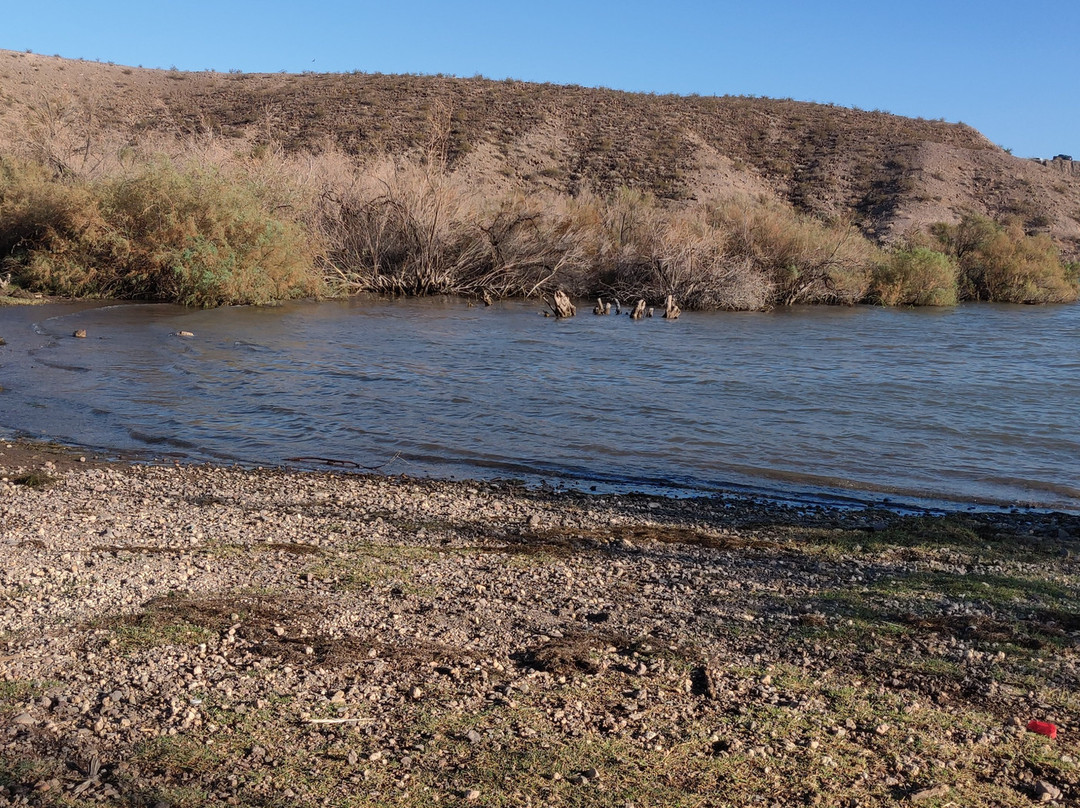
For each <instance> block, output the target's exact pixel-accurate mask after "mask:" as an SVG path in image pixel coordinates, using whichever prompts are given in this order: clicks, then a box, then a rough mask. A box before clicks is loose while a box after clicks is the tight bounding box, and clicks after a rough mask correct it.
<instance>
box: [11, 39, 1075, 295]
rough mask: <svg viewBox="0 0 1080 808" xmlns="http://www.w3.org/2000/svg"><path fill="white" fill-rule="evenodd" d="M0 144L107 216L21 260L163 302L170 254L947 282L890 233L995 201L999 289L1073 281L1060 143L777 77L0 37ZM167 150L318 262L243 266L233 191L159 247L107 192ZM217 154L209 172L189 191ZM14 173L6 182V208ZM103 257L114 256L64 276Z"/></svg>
mask: <svg viewBox="0 0 1080 808" xmlns="http://www.w3.org/2000/svg"><path fill="white" fill-rule="evenodd" d="M0 157H2V158H3V159H4V160H5V161H6V162H5V169H4V170H5V171H6V172H7V175H8V176H9V177H10V176H15V175H21V174H20V172H22V174H25V173H26V172H25V170H24V169H23V168H20V166H25V165H27V164H30V165H40V166H44V167H45V169H46V171H47V172H49V173H51V175H52V177H53V180H54V181H56V182H57V183H58V184H59V185H60V186H62V188H61V189H60V190H57V189H56V188H50V189H48V190H47V192H46V193H45V196H46V197H48V200H50V205H51V206H50V205H41V204H38V205H37V207H36V208H35V207H34V205H30V206H29V207H30V208H32V209H34V210H40V209H42V208H45V209H48V210H55V208H56V205H55V204H54V203H56V202H57V200H58V199H60V198H61V197H62V198H63V205H62V206H61V207H64V206H66V209H69V210H70V209H72V208H73V205H74V203H73V202H72V201H71V198H70V197H71V195H72V194H82V197H81V198H82V199H83V201H84V202H85V203H86V205H87V206H88V209H87V210H86V211H84V212H83V214H82V215H83V217H84V218H86V219H87V220H93V219H95V217H98V218H100V217H104V218H105V220H107V221H104V224H103V225H102V227H100V228H98V229H97V230H95V231H94V232H92V233H91V232H90V231H88V230H86V229H85V228H81V229H80V228H75V229H74V230H71V228H67V231H71V234H72V235H71V238H68V239H67V240H64V239H63V238H60V237H59V236H63V235H64V233H65V232H67V231H65V228H64V227H57V226H54V224H53V222H52V221H50V220H48V219H47V217H46V219H43V220H41V221H38V222H37V223H36V224H34V223H33V222H31V223H30V225H29V230H27V229H26V228H23V229H21V230H20V229H18V228H14V229H12V228H8V231H10V232H4V233H0V242H4V243H0V252H2V254H3V256H4V258H5V261H6V269H7V271H10V272H12V273H13V275H14V276H15V277H16V279H17V280H20V281H21V282H23V283H24V284H30V285H32V286H34V288H37V289H40V290H42V291H51V292H54V293H66V294H71V293H76V294H107V295H108V294H121V295H125V296H140V297H150V298H152V299H162V295H161V294H158V293H157V292H155V291H153V290H159V289H165V290H168V289H172V288H173V287H177V283H176V282H175V279H174V278H172V277H171V275H170V274H169V273H171V272H173V270H174V269H176V271H177V272H178V273H179V274H181V275H184V276H185V277H187V278H189V279H193V280H192V282H191V283H187V281H185V283H186V284H187V285H185V284H180V287H177V288H181V287H182V288H181V291H183V295H182V296H180V297H178V296H176V295H171V296H170V295H165V296H164V299H177V300H181V299H182V300H184V301H186V302H195V303H202V304H208V303H209V304H213V303H215V302H224V301H230V300H231V301H235V302H251V301H258V300H260V299H263V298H265V297H267V296H269V297H280V296H282V295H283V294H284V295H290V294H310V293H311V292H312V291H314V290H315V289H316V288H317V287H318V286H319V284H320V283H322V281H323V280H329V281H330V284H331V286H330V288H337V289H339V290H359V289H367V290H377V291H385V292H392V293H433V292H434V293H458V294H473V295H482V294H493V295H519V294H536V293H548V292H551V291H552V290H553V289H554V288H555V287H558V286H561V287H563V288H565V289H566V290H568V291H570V292H571V293H572V294H580V295H592V296H595V295H596V294H609V295H611V294H617V295H619V296H620V297H623V298H627V297H631V296H634V297H637V296H641V297H645V298H647V299H648V300H649V302H650V304H653V303H658V302H660V301H662V300H663V299H664V297H665V296H666V295H667V294H674V295H675V296H676V297H677V298H678V299H679V300H680V302H681V303H682V304H683V305H684V306H686V307H688V308H695V307H696V308H762V307H769V306H773V305H783V304H790V303H799V302H832V303H837V302H839V303H852V302H858V301H860V300H863V299H872V300H875V301H877V302H883V303H889V302H894V303H911V302H921V303H934V304H941V303H946V304H947V303H949V302H951V301H953V300H955V299H957V298H963V297H965V296H967V297H975V298H978V299H982V298H984V297H985V296H986V295H985V294H984V291H985V290H984V289H983V288H982V287H981V286H979V284H970V283H967V282H966V281H965V280H964V278H962V277H961V278H958V279H957V281H956V284H955V287H956V288H955V289H953V288H951V287H949V286H948V283H946V288H944V289H943V291H942V290H940V289H939V288H938V286H935V284H937V283H938V280H940V278H945V279H946V281H948V277H949V271H948V270H947V269H946V270H943V272H944V274H942V272H937V273H936V275H935V274H934V273H931V275H933V277H930V278H929V279H928V278H926V277H918V278H906V277H903V276H904V275H905V273H915V274H919V272H921V271H922V270H921V269H919V267H921V266H922V265H921V264H919V263H918V262H913V261H912V260H911V259H910V258H909V257H907V256H901V257H900V258H896V259H894V258H889V259H886V257H885V256H884V255H882V254H881V253H879V252H878V249H879V247H886V248H890V249H891V248H894V247H900V248H903V249H911V248H914V247H918V248H924V249H933V250H936V251H943V252H947V249H946V247H945V246H943V244H942V243H938V242H933V241H932V239H931V238H930V236H929V229H930V227H931V226H932V225H936V224H939V223H943V225H945V226H954V225H957V224H958V223H962V222H964V221H983V220H986V221H989V222H1003V221H1004V222H1008V227H1007V228H1006V229H1005V231H1004V232H1006V233H1007V234H1009V239H1011V240H1010V241H1007V242H1002V244H1001V245H1000V246H1001V249H998V250H997V251H996V256H997V259H1001V258H1002V256H1004V259H1002V260H1005V264H1004V270H1003V271H1004V272H1005V273H1006V274H1008V273H1012V272H1014V270H1016V268H1017V267H1020V270H1017V271H1021V274H1022V275H1023V277H1021V278H1020V280H1010V281H1008V282H1007V283H999V284H997V286H995V287H994V288H1000V289H1003V290H1005V291H1004V292H1003V293H1002V294H1000V295H994V294H991V295H990V296H991V297H992V298H993V299H1000V300H1014V301H1017V302H1046V301H1052V300H1069V299H1075V296H1076V290H1077V283H1076V278H1075V277H1072V276H1074V275H1075V274H1076V271H1075V267H1073V268H1072V269H1071V270H1070V269H1068V268H1064V269H1063V268H1062V266H1061V265H1060V264H1059V263H1058V258H1057V256H1056V254H1054V253H1055V250H1057V251H1060V252H1061V253H1062V255H1064V256H1065V257H1066V258H1069V257H1075V256H1076V255H1077V254H1078V252H1080V246H1078V245H1080V172H1078V173H1077V175H1076V176H1074V175H1073V174H1072V173H1071V172H1072V165H1071V164H1070V163H1063V162H1061V161H1058V162H1057V163H1055V164H1054V166H1044V165H1041V164H1037V163H1035V162H1033V161H1029V160H1019V159H1016V158H1013V157H1012V156H1010V155H1008V154H1006V153H1005V152H1004V151H1003V150H1002V149H1000V148H998V147H996V146H994V145H993V144H991V143H989V142H988V141H987V140H986V139H985V138H983V137H982V136H981V135H980V134H979V133H978V132H976V131H975V130H973V129H971V128H970V127H967V126H964V125H962V124H946V123H944V122H939V121H925V120H913V119H908V118H902V117H898V116H894V115H890V114H887V113H883V112H863V111H859V110H850V109H843V108H838V107H833V106H826V105H819V104H806V103H800V102H795V101H790V100H770V99H754V98H735V97H722V98H715V97H709V98H704V97H676V96H654V95H642V94H631V93H623V92H616V91H612V90H605V89H587V88H582V87H575V86H571V87H557V86H553V85H537V84H525V83H522V82H516V81H503V82H495V81H489V80H486V79H481V78H473V79H456V78H448V77H441V76H436V77H432V76H384V75H365V74H303V75H289V74H258V75H255V74H243V73H231V72H230V73H227V74H222V73H215V72H204V73H183V72H180V71H176V70H144V69H142V68H129V67H119V66H115V65H106V64H100V63H93V62H83V61H72V60H65V59H61V58H59V57H45V56H38V55H35V54H24V53H13V52H0ZM162 166H164V168H163V167H162ZM155 172H157V174H156V175H162V174H164V175H168V176H171V177H174V178H176V177H179V179H180V181H181V182H180V186H178V187H181V186H182V187H183V188H184V189H186V190H185V193H186V192H187V191H192V189H194V190H193V192H192V197H193V198H195V199H206V200H207V204H213V203H214V199H215V198H216V199H218V200H219V201H227V200H228V199H229V198H234V199H242V200H244V205H243V207H244V208H245V209H247V210H250V211H251V216H246V215H245V225H247V224H250V221H251V219H258V221H259V222H260V223H262V224H261V225H260V226H264V231H263V232H266V233H270V234H273V233H289V234H291V235H290V236H289V239H288V242H289V243H288V244H287V245H286V246H285V250H284V252H288V253H291V254H294V255H298V256H309V258H308V259H307V260H310V261H311V262H312V266H311V270H312V272H313V273H322V275H323V277H322V278H318V279H315V280H312V281H311V282H304V281H303V280H302V279H301V280H293V279H291V278H292V276H291V275H289V273H291V272H292V270H291V269H289V270H288V272H285V271H284V270H283V271H282V272H280V273H277V275H275V278H278V279H279V280H274V282H273V283H271V284H270V286H272V287H273V288H270V287H265V288H262V287H260V286H259V285H258V283H259V282H261V281H262V280H263V279H259V278H255V279H252V278H249V277H247V276H245V275H244V274H243V272H242V271H241V270H240V269H238V267H242V266H243V265H245V263H249V264H251V263H255V262H256V261H257V259H258V256H259V252H258V249H262V248H263V247H264V246H265V245H264V244H261V243H259V242H258V241H252V233H253V232H255V233H256V235H257V231H252V230H251V228H250V227H248V228H247V229H246V230H245V229H244V227H241V226H240V223H234V224H232V225H229V226H225V224H224V223H225V222H227V221H229V214H228V213H227V212H226V211H223V210H221V209H218V210H214V211H211V210H203V211H193V210H187V211H184V210H177V209H176V206H174V208H173V209H172V210H171V211H170V212H169V214H168V215H169V216H172V217H174V218H175V217H178V216H179V217H183V216H188V218H189V220H190V221H203V222H207V223H211V224H213V225H214V227H213V228H211V229H213V230H214V234H213V235H212V237H211V236H210V235H208V233H207V232H205V228H204V229H202V230H199V229H198V228H197V227H196V231H197V232H195V231H192V232H190V233H187V235H184V233H186V232H187V231H186V230H185V229H184V227H183V226H181V225H183V223H182V222H180V223H179V224H177V223H176V222H174V223H173V225H171V229H167V230H166V231H165V232H164V233H157V234H155V238H158V237H161V238H165V237H167V236H168V234H169V233H170V232H172V233H179V234H181V235H182V236H183V237H184V238H182V239H181V243H179V244H177V245H174V248H175V249H172V251H171V252H170V251H169V250H165V251H164V252H163V251H162V250H160V249H158V247H157V245H155V243H154V242H153V241H151V243H149V244H143V243H140V240H141V239H142V238H143V235H144V230H145V228H143V227H142V225H141V224H139V222H140V221H141V220H140V219H139V217H138V216H135V217H132V216H131V215H128V213H125V212H124V211H123V210H122V209H120V208H122V206H120V208H118V207H117V205H115V204H114V203H115V201H116V199H117V198H118V196H122V193H121V190H122V189H123V188H126V187H127V186H128V185H129V184H131V183H136V184H137V183H139V182H144V181H145V178H146V177H147V176H148V175H155ZM218 178H220V179H221V182H222V183H224V184H219V185H218V186H216V187H217V188H218V190H219V191H220V193H216V194H211V195H207V194H203V193H201V192H199V190H198V189H199V188H202V187H207V186H208V185H210V186H213V185H214V184H215V183H218V182H219V179H218ZM225 184H228V185H229V186H230V187H229V188H228V190H227V191H226V188H225ZM189 186H190V187H189ZM11 187H14V188H15V190H14V191H13V190H11ZM24 190H25V189H23V188H21V187H19V186H18V185H17V183H16V185H15V186H11V185H10V181H9V189H8V190H7V191H4V189H2V188H0V206H7V208H10V207H11V205H12V204H14V203H12V202H11V201H10V199H18V198H20V197H19V194H20V193H22V192H23V191H24ZM5 193H6V194H7V197H8V201H7V202H5V201H4V199H3V198H2V197H3V194H5ZM23 196H25V194H23ZM32 201H34V200H32ZM25 207H26V205H24V208H25ZM234 207H235V206H234ZM110 212H111V214H112V217H111V218H109V216H110ZM4 216H5V217H6V218H7V219H8V220H12V216H11V215H10V210H7V209H6V208H5V210H4ZM27 221H29V220H27ZM133 223H134V224H133ZM297 226H299V228H300V231H302V232H303V234H305V236H306V240H305V239H304V238H300V237H299V236H298V235H297V232H295V231H294V228H296V227H297ZM35 228H36V229H35ZM230 228H231V229H230ZM188 229H190V228H188ZM58 234H59V236H58ZM990 235H993V234H990V233H989V231H987V237H988V238H989V236H990ZM238 238H239V243H238V241H237V239H238ZM1029 238H1035V239H1036V241H1032V242H1031V243H1028V242H1027V241H1025V239H1029ZM184 239H187V241H184ZM1046 239H1051V240H1052V242H1053V244H1052V245H1051V243H1050V242H1049V241H1046ZM5 240H6V242H5ZM999 241H1000V239H999ZM301 242H303V243H301ZM275 249H276V247H275ZM19 250H21V252H19ZM35 251H36V252H35ZM187 256H194V257H195V259H197V260H196V261H195V264H196V265H195V266H193V265H192V262H191V261H189V260H188V258H187ZM248 256H254V257H255V259H256V261H251V260H248ZM997 259H995V260H997ZM1006 259H1007V260H1006ZM1010 262H1011V263H1010ZM1044 264H1045V265H1044ZM100 266H109V267H115V268H117V270H116V271H117V272H118V273H119V275H120V276H119V277H116V278H104V279H102V278H97V279H96V280H95V279H94V278H90V280H89V281H87V280H86V279H85V278H79V277H77V273H74V274H73V271H74V270H75V269H77V268H78V267H84V268H86V269H88V270H95V268H96V267H100ZM961 269H963V270H964V271H965V272H968V273H969V274H971V273H972V272H975V273H982V272H983V269H982V268H975V269H974V270H972V269H970V268H968V267H966V266H965V267H961ZM883 272H884V273H885V277H884V278H883V279H882V278H880V277H879V276H880V275H881V274H882V273H883ZM1070 272H1071V273H1072V276H1070ZM162 273H164V275H163V274H162ZM897 273H899V275H898V274H897ZM281 278H289V279H287V280H284V281H283V280H280V279H281ZM271 280H273V279H271ZM927 283H929V284H930V286H929V287H926V284H927ZM924 287H926V288H924ZM987 288H989V287H987ZM140 290H141V291H140ZM147 290H150V291H147ZM237 292H240V293H242V294H239V295H238V294H237ZM868 295H869V298H868Z"/></svg>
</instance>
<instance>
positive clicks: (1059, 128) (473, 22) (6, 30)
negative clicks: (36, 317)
mask: <svg viewBox="0 0 1080 808" xmlns="http://www.w3.org/2000/svg"><path fill="white" fill-rule="evenodd" d="M0 47H2V48H7V49H11V50H26V49H30V50H33V51H34V52H36V53H44V54H59V55H61V56H67V57H71V58H85V59H98V60H101V61H103V62H109V61H111V62H116V63H118V64H126V65H142V66H144V67H173V66H175V67H177V68H180V69H181V70H205V69H214V70H221V71H225V70H230V69H239V70H244V71H260V72H277V71H280V70H285V71H289V72H300V71H304V70H315V71H349V70H361V71H365V72H383V73H446V74H452V75H458V76H473V75H476V74H481V75H484V76H488V77H490V78H506V77H511V78H517V79H523V80H527V81H549V82H555V83H559V84H581V85H585V86H604V87H612V88H616V89H625V90H640V91H651V92H658V93H667V92H674V93H681V94H689V93H699V94H702V95H727V94H732V95H766V96H771V97H778V98H795V99H798V100H801V101H821V102H831V103H836V104H841V105H844V106H857V107H861V108H863V109H882V110H886V111H889V112H895V113H897V114H901V115H910V116H918V117H923V118H945V119H946V120H949V121H964V122H965V123H969V124H971V125H972V126H975V127H976V128H978V129H979V130H980V131H982V132H983V134H985V135H986V136H987V137H989V138H990V139H991V140H992V141H994V142H995V143H998V144H1000V145H1002V146H1005V147H1008V148H1011V149H1012V150H1013V152H1014V154H1017V155H1019V156H1023V157H1030V156H1038V157H1051V156H1053V155H1054V154H1057V153H1059V152H1065V153H1068V154H1074V155H1076V156H1078V157H1080V99H1078V98H1077V89H1078V79H1080V60H1078V51H1080V0H1028V2H1026V3H1023V4H1021V3H1016V2H1012V1H1010V2H1005V0H984V2H967V0H936V2H935V1H932V0H893V1H892V2H880V0H879V1H878V2H875V0H861V2H848V0H839V1H838V2H812V0H803V1H802V2H800V1H799V0H757V2H754V0H740V1H739V2H728V0H717V2H711V3H710V2H697V1H693V0H666V2H651V3H644V2H636V0H623V2H607V0H604V2H588V1H587V0H579V1H578V2H568V1H567V0H547V2H542V3H528V4H514V3H507V2H498V3H497V2H488V1H487V0H483V1H482V2H458V3H453V2H442V3H440V2H427V1H425V2H418V1H417V0H397V2H394V0H380V1H378V2H370V1H369V0H354V2H337V1H336V0H335V1H334V2H330V1H329V0H310V1H309V2H307V3H306V4H301V3H297V2H292V3H290V2H281V1H280V0H263V1H262V2H249V1H248V0H243V1H242V2H229V1H228V0H220V2H206V0H188V1H187V2H178V3H167V4H156V3H149V2H146V0H138V2H132V0H96V1H95V0H79V1H78V2H71V1H70V0H64V1H63V2H53V1H52V0H37V2H35V3H11V4H8V7H7V8H6V9H5V10H4V13H3V17H2V26H0Z"/></svg>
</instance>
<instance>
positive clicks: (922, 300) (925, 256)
mask: <svg viewBox="0 0 1080 808" xmlns="http://www.w3.org/2000/svg"><path fill="white" fill-rule="evenodd" d="M957 275H958V268H957V266H956V261H955V260H953V259H952V258H951V257H949V256H947V255H945V254H944V253H940V252H937V251H936V250H931V249H929V248H927V247H910V248H906V249H898V250H895V251H894V252H892V253H891V254H890V255H889V256H888V257H887V258H886V259H885V261H884V262H883V263H882V264H881V266H880V267H879V268H878V270H877V272H875V273H874V280H873V283H872V285H871V289H870V295H869V298H870V300H872V301H873V302H875V303H880V304H882V305H884V306H955V305H956V303H957V299H958V298H957V295H958V292H957Z"/></svg>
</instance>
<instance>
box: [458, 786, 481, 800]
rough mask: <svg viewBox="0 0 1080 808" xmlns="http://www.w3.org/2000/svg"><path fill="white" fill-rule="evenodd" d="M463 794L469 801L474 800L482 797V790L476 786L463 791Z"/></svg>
mask: <svg viewBox="0 0 1080 808" xmlns="http://www.w3.org/2000/svg"><path fill="white" fill-rule="evenodd" d="M461 796H462V797H464V798H465V799H467V800H468V801H469V802H473V801H474V800H478V799H480V792H479V791H477V790H476V789H475V788H470V789H469V790H468V791H465V792H463V793H462V795H461Z"/></svg>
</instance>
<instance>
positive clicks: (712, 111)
mask: <svg viewBox="0 0 1080 808" xmlns="http://www.w3.org/2000/svg"><path fill="white" fill-rule="evenodd" d="M192 135H200V136H203V137H213V138H215V139H217V140H218V141H219V142H224V143H226V144H227V143H229V142H232V141H235V142H236V144H237V148H249V147H250V145H251V144H252V143H259V142H263V141H274V142H277V143H280V144H282V145H283V146H284V147H285V148H286V149H287V150H289V151H292V152H302V151H305V150H308V151H315V152H318V151H321V150H324V149H327V148H328V147H335V148H337V149H339V150H343V151H345V152H347V153H349V154H353V155H357V156H371V155H378V154H391V155H408V156H414V157H416V156H423V157H425V158H426V159H435V160H439V161H442V162H443V163H444V164H445V165H446V167H447V169H448V170H449V171H450V172H453V173H454V174H456V175H459V176H461V177H463V178H466V179H468V180H469V181H471V182H475V183H476V184H478V185H480V184H483V185H490V186H493V187H495V188H498V189H500V190H520V191H523V192H526V193H531V192H534V191H539V190H547V191H555V192H560V193H564V194H567V195H576V194H578V193H580V192H581V191H584V190H591V191H594V192H597V193H600V194H606V193H609V192H612V191H614V190H616V189H618V188H620V187H623V186H626V187H630V188H634V189H639V190H643V191H647V192H649V193H651V194H653V195H655V196H656V197H657V198H658V199H660V200H663V201H664V202H665V204H669V205H671V206H679V205H682V204H686V203H688V202H690V201H692V200H701V199H709V198H717V197H723V196H725V195H730V194H731V193H733V192H735V193H744V194H746V193H749V194H752V195H757V196H767V197H771V198H775V199H777V200H780V201H781V202H785V203H790V204H791V205H793V206H794V207H795V208H796V209H799V210H803V211H807V212H811V213H815V214H818V215H821V216H823V217H826V218H830V219H839V220H849V221H852V222H854V223H855V224H856V225H857V226H858V227H859V228H860V229H861V230H862V231H863V233H865V234H866V235H868V236H869V237H871V238H872V239H874V240H876V241H878V242H880V243H888V242H889V241H891V240H893V239H895V238H897V237H898V236H900V235H903V234H904V233H906V232H908V231H910V230H912V229H919V228H923V227H925V226H927V225H929V224H931V223H933V222H938V221H949V222H951V221H956V220H957V219H958V218H959V216H960V215H961V214H962V213H963V212H975V213H979V214H982V215H985V216H989V217H990V218H993V219H996V220H1005V219H1013V220H1019V221H1020V222H1021V223H1022V224H1023V226H1024V227H1025V229H1027V230H1028V231H1029V232H1046V233H1049V234H1050V235H1051V237H1052V238H1053V239H1054V241H1055V242H1056V243H1057V244H1058V245H1059V247H1060V248H1061V249H1062V252H1063V254H1064V255H1065V256H1071V257H1075V256H1077V255H1078V254H1080V164H1077V163H1073V162H1071V161H1064V160H1053V161H1051V160H1047V161H1036V160H1030V159H1021V158H1018V157H1014V156H1012V155H1010V154H1008V153H1007V152H1006V151H1004V150H1003V149H1001V148H1000V147H998V146H995V145H994V144H993V143H991V142H990V141H989V140H987V139H986V138H985V137H984V136H983V135H981V134H980V133H979V132H977V131H976V130H974V129H972V128H971V127H969V126H966V125H964V124H951V123H945V122H943V121H929V120H921V119H911V118H904V117H900V116H896V115H891V114H888V113H885V112H877V111H875V112H867V111H861V110H853V109H847V108H842V107H836V106H830V105H822V104H812V103H804V102H797V101H790V100H773V99H766V98H746V97H697V96H691V97H681V96H656V95H645V94H633V93H625V92H618V91H613V90H606V89H589V88H584V87H577V86H555V85H549V84H528V83H523V82H519V81H491V80H488V79H483V78H470V79H461V78H449V77H442V76H412V75H409V76H391V75H379V74H375V75H369V74H359V73H356V74H317V73H310V74H309V73H305V74H302V75H294V74H247V73H217V72H209V71H207V72H198V73H192V72H181V71H176V70H154V69H143V68H135V67H123V66H117V65H110V64H102V63H98V62H86V61H78V60H70V59H63V58H59V57H50V56H41V55H37V54H31V53H17V52H11V51H0V150H3V151H12V150H19V149H21V148H25V146H26V145H27V142H28V141H33V140H37V141H41V140H43V139H49V140H50V142H51V143H52V144H53V146H54V147H55V144H56V143H65V144H67V146H66V148H64V149H61V150H58V153H56V154H54V155H53V157H54V159H55V160H59V161H74V160H78V159H79V156H80V149H83V150H84V152H83V153H84V154H89V153H90V152H91V151H92V150H95V149H100V147H101V144H115V145H116V148H118V149H119V148H122V147H123V144H124V143H127V142H133V141H134V140H135V139H137V138H140V137H146V136H156V137H165V138H185V137H190V136H192Z"/></svg>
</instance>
